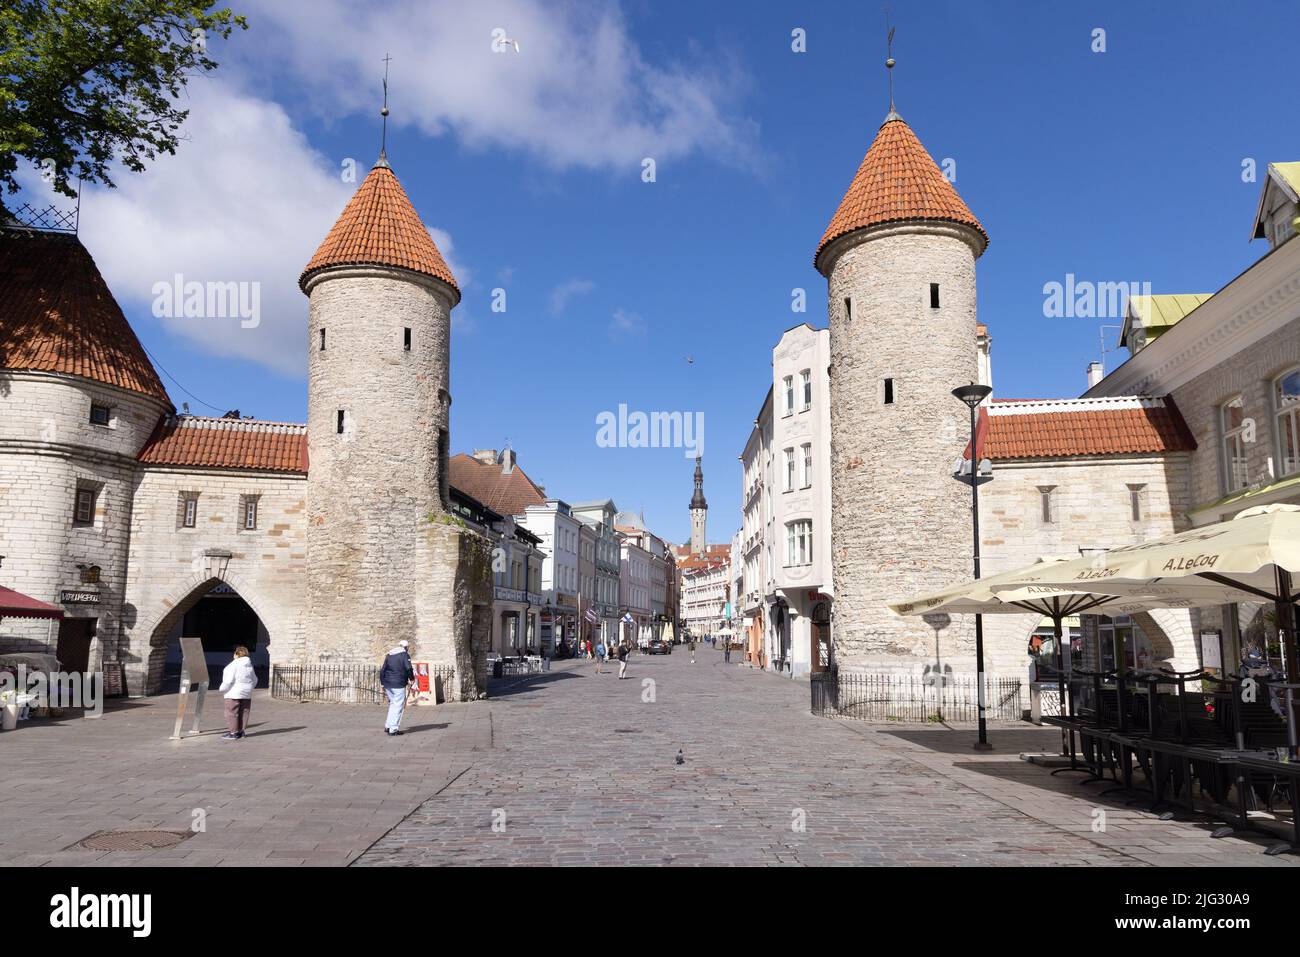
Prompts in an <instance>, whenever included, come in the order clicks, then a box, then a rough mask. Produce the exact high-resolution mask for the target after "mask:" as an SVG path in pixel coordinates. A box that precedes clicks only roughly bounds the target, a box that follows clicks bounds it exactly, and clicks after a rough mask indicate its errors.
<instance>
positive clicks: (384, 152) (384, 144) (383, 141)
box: [379, 53, 393, 159]
mask: <svg viewBox="0 0 1300 957" xmlns="http://www.w3.org/2000/svg"><path fill="white" fill-rule="evenodd" d="M392 59H393V58H392V57H391V56H389V55H388V54H387V53H385V54H384V108H383V109H382V110H380V111H379V115H380V116H382V117H383V118H384V129H383V132H382V133H381V134H380V138H379V158H380V159H387V158H388V64H389V63H391V62H392Z"/></svg>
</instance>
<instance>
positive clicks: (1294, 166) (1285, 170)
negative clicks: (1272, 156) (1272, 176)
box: [1268, 163, 1300, 194]
mask: <svg viewBox="0 0 1300 957" xmlns="http://www.w3.org/2000/svg"><path fill="white" fill-rule="evenodd" d="M1268 165H1269V168H1270V169H1271V170H1273V171H1275V172H1276V173H1277V175H1278V176H1280V177H1281V178H1282V179H1283V180H1284V181H1285V182H1286V184H1287V185H1288V186H1290V187H1291V189H1292V191H1293V192H1295V193H1297V194H1300V163H1269V164H1268Z"/></svg>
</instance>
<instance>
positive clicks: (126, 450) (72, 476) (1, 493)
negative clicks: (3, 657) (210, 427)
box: [0, 371, 170, 693]
mask: <svg viewBox="0 0 1300 957" xmlns="http://www.w3.org/2000/svg"><path fill="white" fill-rule="evenodd" d="M0 399H3V406H4V412H5V415H4V419H3V423H0V555H3V556H4V570H3V581H4V584H5V585H7V586H8V587H10V588H14V589H17V590H18V591H20V592H22V593H23V594H26V595H30V596H32V597H33V598H37V599H39V600H41V601H45V602H49V603H51V604H55V605H59V606H60V607H62V608H63V609H64V612H65V614H66V615H67V616H68V617H69V618H93V619H96V622H95V637H94V639H93V640H92V642H91V646H90V662H89V663H90V669H91V671H104V672H106V674H107V676H108V678H107V680H108V681H109V686H108V690H109V691H110V692H111V693H119V692H120V691H121V690H122V687H121V683H120V680H119V679H120V667H119V643H120V642H121V635H122V629H123V619H124V615H125V614H126V613H125V611H124V608H123V601H124V594H125V592H126V587H127V563H128V555H129V549H130V545H131V511H132V497H133V495H134V492H135V487H136V483H137V482H138V478H139V473H140V469H139V463H138V462H137V461H136V457H137V455H138V454H139V451H140V448H141V447H142V446H143V445H144V444H145V442H146V441H147V440H148V438H149V435H150V433H151V432H152V431H153V429H154V427H155V426H156V425H157V424H158V420H159V419H160V418H162V416H163V415H164V414H165V413H166V412H168V411H170V408H169V406H168V405H167V403H165V402H163V401H162V400H160V399H156V398H151V397H149V396H144V395H140V394H138V393H134V392H128V391H126V390H123V389H118V388H115V387H113V386H109V385H104V384H102V383H99V382H95V381H92V380H89V379H84V378H81V377H78V376H69V375H61V374H56V373H43V372H23V371H12V372H5V373H3V374H0ZM92 403H93V404H97V405H105V406H107V407H108V408H109V409H110V410H111V414H110V419H109V424H108V425H94V424H92V423H91V422H90V407H91V404H92ZM79 488H89V489H93V490H94V491H95V492H96V502H95V514H94V517H93V521H91V522H89V523H86V524H81V523H78V522H76V521H75V520H74V510H75V505H76V495H77V490H78V489H79ZM78 565H86V566H89V565H98V566H99V567H100V581H99V583H98V584H83V583H82V582H81V571H80V569H79V568H78V567H77V566H78ZM65 589H66V590H71V591H75V592H77V593H78V594H79V596H81V597H83V598H89V597H92V596H93V597H94V598H95V599H96V600H94V601H81V602H75V603H68V604H63V603H61V602H60V597H61V593H62V591H64V590H65ZM128 623H129V622H128ZM58 633H59V626H58V623H57V622H55V623H51V622H49V621H45V620H39V619H21V618H6V619H4V620H3V621H2V622H0V652H10V651H36V652H45V651H47V650H48V651H49V652H50V653H54V652H55V651H56V649H57V647H58Z"/></svg>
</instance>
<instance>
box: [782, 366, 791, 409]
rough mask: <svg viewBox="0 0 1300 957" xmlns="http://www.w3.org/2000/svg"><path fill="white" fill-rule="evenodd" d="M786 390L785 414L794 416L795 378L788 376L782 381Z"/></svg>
mask: <svg viewBox="0 0 1300 957" xmlns="http://www.w3.org/2000/svg"><path fill="white" fill-rule="evenodd" d="M781 383H782V385H783V386H784V388H785V414H786V415H793V414H794V376H792V375H788V376H786V377H785V378H784V379H782V380H781Z"/></svg>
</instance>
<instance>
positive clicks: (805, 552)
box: [785, 519, 812, 565]
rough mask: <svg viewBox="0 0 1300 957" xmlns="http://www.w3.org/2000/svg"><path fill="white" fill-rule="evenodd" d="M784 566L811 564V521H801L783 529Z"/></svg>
mask: <svg viewBox="0 0 1300 957" xmlns="http://www.w3.org/2000/svg"><path fill="white" fill-rule="evenodd" d="M785 563H786V565H810V564H812V521H811V520H809V519H801V520H800V521H797V522H791V523H790V524H789V525H787V526H786V527H785Z"/></svg>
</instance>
